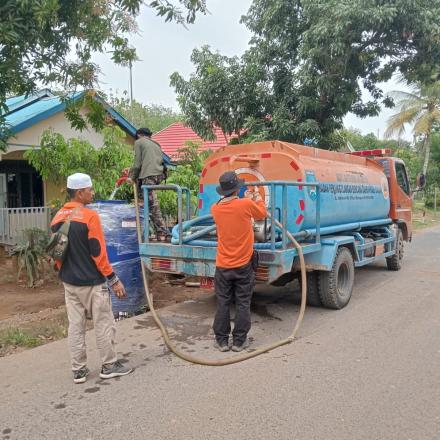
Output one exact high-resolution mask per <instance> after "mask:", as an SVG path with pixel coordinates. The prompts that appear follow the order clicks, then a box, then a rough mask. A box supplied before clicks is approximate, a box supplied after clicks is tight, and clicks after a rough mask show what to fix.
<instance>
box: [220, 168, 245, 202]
mask: <svg viewBox="0 0 440 440" xmlns="http://www.w3.org/2000/svg"><path fill="white" fill-rule="evenodd" d="M219 183H220V185H219V186H217V188H216V190H217V192H218V193H219V194H220V195H221V196H229V195H230V194H232V193H234V192H235V191H238V190H239V189H240V186H241V185H243V184H244V180H243V179H239V178H238V177H237V174H235V172H234V171H226V173H223V174H222V175H221V176H220V179H219Z"/></svg>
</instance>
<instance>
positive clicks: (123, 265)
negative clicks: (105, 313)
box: [89, 200, 146, 317]
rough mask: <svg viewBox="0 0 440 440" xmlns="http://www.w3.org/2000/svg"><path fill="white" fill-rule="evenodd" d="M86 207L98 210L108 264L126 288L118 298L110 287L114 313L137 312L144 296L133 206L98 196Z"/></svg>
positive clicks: (142, 304) (142, 306)
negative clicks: (125, 294)
mask: <svg viewBox="0 0 440 440" xmlns="http://www.w3.org/2000/svg"><path fill="white" fill-rule="evenodd" d="M89 207H90V208H91V209H93V210H95V211H97V212H98V213H99V216H100V218H101V224H102V228H103V230H104V237H105V242H106V247H107V254H108V257H109V260H110V264H111V265H112V267H113V270H114V271H115V273H116V275H117V276H118V277H119V278H120V279H121V281H122V283H123V284H124V286H125V290H126V292H127V297H126V298H123V299H119V298H117V297H116V295H115V294H114V292H113V291H112V290H111V289H110V293H111V299H112V309H113V315H114V316H115V317H118V316H119V315H120V312H121V313H122V314H125V313H127V314H129V315H133V314H136V313H138V312H140V311H141V310H142V309H143V308H144V306H145V304H146V298H145V291H144V286H143V282H142V271H141V260H140V256H139V246H138V239H137V230H136V210H135V207H134V206H133V205H129V204H128V203H126V202H125V201H122V200H98V201H96V203H94V204H92V205H89Z"/></svg>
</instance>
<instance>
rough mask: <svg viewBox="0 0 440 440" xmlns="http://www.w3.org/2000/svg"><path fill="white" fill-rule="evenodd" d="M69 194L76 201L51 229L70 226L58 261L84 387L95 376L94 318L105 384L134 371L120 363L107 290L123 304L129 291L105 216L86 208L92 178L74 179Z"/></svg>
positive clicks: (75, 367)
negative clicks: (90, 339) (114, 261)
mask: <svg viewBox="0 0 440 440" xmlns="http://www.w3.org/2000/svg"><path fill="white" fill-rule="evenodd" d="M67 193H68V195H69V197H70V200H71V201H70V202H68V203H66V204H65V205H64V206H63V207H62V208H61V209H60V210H59V211H58V212H57V214H56V215H55V217H54V219H53V220H52V223H51V229H52V231H53V232H56V231H58V230H59V229H60V228H61V226H62V225H63V224H64V223H65V222H66V221H68V222H70V226H69V228H68V232H67V237H68V247H67V251H66V253H65V256H64V258H63V261H62V262H60V261H56V267H57V268H58V269H59V277H60V279H61V280H62V281H63V284H64V291H65V299H66V310H67V317H68V320H69V330H68V338H67V340H68V346H69V351H70V358H71V363H72V371H73V381H74V382H75V383H83V382H85V381H86V377H87V375H88V374H89V369H88V368H87V363H86V362H87V355H86V343H85V332H86V316H90V315H91V317H92V319H93V324H94V328H95V335H96V345H97V347H98V350H99V354H100V356H101V362H102V369H101V373H100V377H101V379H110V378H112V377H118V376H124V375H126V374H129V373H131V372H132V371H133V370H132V369H131V368H127V367H125V366H124V365H122V363H121V362H119V361H118V359H117V357H116V350H115V342H114V339H115V333H116V329H115V323H114V318H113V313H112V308H111V302H110V292H109V288H108V287H107V285H108V286H110V287H111V288H112V289H113V292H114V293H115V295H116V296H117V297H118V298H123V297H125V296H126V294H125V288H124V286H123V284H122V283H121V281H120V280H119V278H118V277H117V276H116V274H115V273H114V272H113V269H112V267H111V265H110V263H109V261H108V257H107V251H106V247H105V241H104V234H103V231H102V227H101V222H100V219H99V215H98V213H97V212H96V211H93V210H91V209H88V208H86V205H88V204H89V203H91V202H92V201H93V196H94V191H93V189H92V180H91V178H90V176H88V175H87V174H83V173H76V174H72V175H71V176H69V177H68V178H67Z"/></svg>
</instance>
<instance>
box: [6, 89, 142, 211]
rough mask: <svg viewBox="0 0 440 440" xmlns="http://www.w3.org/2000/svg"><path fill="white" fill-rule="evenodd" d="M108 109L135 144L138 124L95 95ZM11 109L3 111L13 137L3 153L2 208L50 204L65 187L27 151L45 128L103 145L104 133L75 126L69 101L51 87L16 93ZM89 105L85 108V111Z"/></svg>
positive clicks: (77, 95)
mask: <svg viewBox="0 0 440 440" xmlns="http://www.w3.org/2000/svg"><path fill="white" fill-rule="evenodd" d="M84 93H86V92H77V93H74V94H72V95H71V96H70V97H69V98H70V99H72V100H73V101H75V100H78V99H79V98H81V97H82V96H83V95H84ZM94 99H96V100H98V101H99V102H101V103H102V104H103V105H104V107H105V109H106V111H107V119H106V120H107V122H108V123H111V124H116V125H118V126H119V127H120V128H121V129H122V130H123V131H124V132H125V133H126V142H127V143H128V144H133V143H134V140H135V133H136V128H135V127H134V126H133V125H131V124H130V123H129V122H128V121H127V120H126V119H125V118H124V117H123V116H122V115H120V114H119V113H118V112H117V111H116V110H115V109H114V108H112V107H111V106H110V105H108V104H107V103H106V102H105V101H103V100H102V99H101V98H100V97H99V96H97V95H95V96H94ZM6 104H7V106H8V111H7V113H6V114H4V115H3V117H4V118H5V121H6V125H7V128H8V131H9V133H10V137H9V138H8V139H7V150H6V152H1V153H0V208H22V207H39V206H46V205H47V204H48V202H49V201H50V200H51V199H60V198H62V195H61V193H60V190H61V188H58V187H56V186H55V185H54V184H52V183H51V182H45V181H43V180H42V178H41V176H40V175H39V174H38V172H37V171H36V170H35V169H34V168H33V167H32V166H31V165H30V164H29V163H28V162H27V161H26V160H25V159H24V158H23V153H24V152H25V151H26V150H27V149H29V148H32V147H38V146H39V145H40V140H41V136H42V134H43V132H44V131H45V130H47V129H53V130H54V131H55V132H57V133H60V134H62V135H63V136H64V137H65V138H66V139H68V138H78V139H84V140H87V141H89V142H90V143H91V144H92V145H94V146H96V147H97V148H99V147H100V146H102V145H103V136H102V134H101V133H99V132H98V131H96V130H94V129H92V128H88V129H86V130H83V131H78V130H76V129H74V128H72V127H71V125H70V122H69V121H68V120H67V118H66V116H65V114H64V110H65V108H66V105H67V104H66V101H65V100H63V99H62V98H61V97H60V96H56V95H54V94H53V93H52V92H51V91H50V90H48V89H44V90H40V91H38V92H36V93H34V94H32V95H28V96H25V95H22V96H15V97H11V98H9V99H7V101H6ZM86 112H87V108H83V109H81V111H80V113H82V114H83V115H84V114H85V113H86Z"/></svg>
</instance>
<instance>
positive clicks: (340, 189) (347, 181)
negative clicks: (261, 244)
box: [199, 141, 390, 233]
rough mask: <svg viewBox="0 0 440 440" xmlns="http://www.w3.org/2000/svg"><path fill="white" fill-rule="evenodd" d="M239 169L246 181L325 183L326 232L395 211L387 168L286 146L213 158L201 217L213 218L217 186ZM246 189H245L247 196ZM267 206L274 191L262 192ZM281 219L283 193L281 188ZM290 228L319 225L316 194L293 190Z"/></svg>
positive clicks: (260, 146) (237, 148)
mask: <svg viewBox="0 0 440 440" xmlns="http://www.w3.org/2000/svg"><path fill="white" fill-rule="evenodd" d="M231 170H234V171H235V172H236V173H237V174H238V176H239V177H240V178H241V179H244V180H245V181H246V182H255V181H298V182H319V183H320V188H321V190H320V191H321V197H320V204H321V207H320V213H321V215H320V222H321V227H326V226H336V225H344V224H350V223H354V222H364V221H374V220H381V219H387V218H388V213H389V209H390V200H389V189H388V180H387V178H386V176H385V174H384V172H383V169H382V167H381V166H380V165H379V164H378V163H376V162H375V161H373V160H370V159H368V158H365V157H358V156H352V155H349V154H345V153H338V152H334V151H327V150H321V149H317V148H310V147H305V146H303V145H297V144H290V143H286V142H280V141H271V142H258V143H253V144H241V145H230V146H227V147H223V148H221V149H219V150H218V151H216V152H215V153H214V154H212V155H211V156H209V158H208V159H207V161H206V163H205V167H204V168H203V170H202V173H201V177H200V188H199V216H204V215H208V214H210V209H211V206H212V205H213V204H214V203H216V202H217V201H218V200H219V198H220V197H219V195H218V194H217V192H216V186H217V185H218V180H219V177H220V175H221V174H223V173H224V172H226V171H231ZM245 190H246V188H242V191H241V195H242V194H243V193H244V191H245ZM259 190H260V193H261V195H262V196H263V200H265V202H266V206H267V207H269V206H270V200H271V197H273V196H274V194H270V192H271V188H270V187H269V186H262V187H259ZM275 206H276V207H277V209H276V213H277V217H278V218H280V217H281V214H280V211H281V206H282V189H281V187H278V188H275ZM286 226H287V229H288V230H289V231H290V232H291V233H296V232H299V231H300V230H304V229H313V228H314V227H315V226H316V190H315V189H314V188H313V187H305V186H298V187H288V190H287V225H286Z"/></svg>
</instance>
